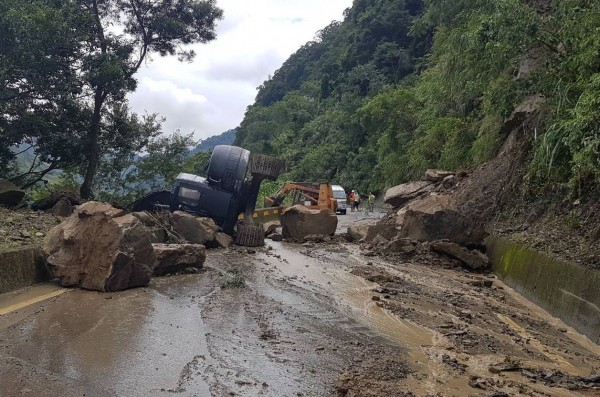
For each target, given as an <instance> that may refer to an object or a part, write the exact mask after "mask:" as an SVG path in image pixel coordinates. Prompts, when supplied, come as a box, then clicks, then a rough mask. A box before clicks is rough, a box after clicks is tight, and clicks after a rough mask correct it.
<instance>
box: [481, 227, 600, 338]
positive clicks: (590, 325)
mask: <svg viewBox="0 0 600 397" xmlns="http://www.w3.org/2000/svg"><path fill="white" fill-rule="evenodd" d="M486 245H487V248H488V256H489V257H490V259H491V261H492V266H493V270H494V272H495V273H496V274H497V275H498V276H499V277H500V278H501V279H502V280H503V281H504V282H505V283H506V284H508V285H509V286H510V287H512V288H514V289H515V291H517V292H518V293H520V294H521V295H523V296H524V297H525V298H527V299H529V300H530V301H532V302H534V303H535V304H537V305H538V306H540V307H542V308H544V309H545V310H547V311H548V312H549V313H550V314H552V315H553V316H555V317H558V318H560V319H561V320H562V321H564V322H565V323H566V324H568V325H570V326H571V327H573V328H575V329H576V330H577V331H579V332H581V333H582V334H584V335H586V336H587V337H589V338H590V339H591V340H592V341H593V342H595V343H596V344H600V288H598V286H600V272H599V271H597V270H594V269H591V268H586V267H584V266H580V265H576V264H574V263H568V262H561V261H557V260H554V259H552V258H550V257H548V256H546V255H543V254H540V253H539V252H536V251H533V250H531V249H528V248H525V247H522V246H519V244H517V243H515V242H513V241H510V240H508V239H505V238H502V237H489V238H488V239H487V240H486Z"/></svg>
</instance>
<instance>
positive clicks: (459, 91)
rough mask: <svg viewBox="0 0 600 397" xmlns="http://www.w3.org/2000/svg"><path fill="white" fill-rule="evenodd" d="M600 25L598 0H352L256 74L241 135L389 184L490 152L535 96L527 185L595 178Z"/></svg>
mask: <svg viewBox="0 0 600 397" xmlns="http://www.w3.org/2000/svg"><path fill="white" fill-rule="evenodd" d="M599 29H600V3H598V2H597V1H592V0H560V1H558V0H556V1H551V0H497V1H487V0H424V1H421V0H355V1H354V4H353V6H352V7H351V8H349V9H347V10H346V11H345V14H344V19H343V21H341V22H333V23H332V24H330V25H329V26H327V27H326V28H324V29H323V30H321V31H320V32H318V34H317V36H316V37H315V39H314V41H312V42H309V43H307V44H306V45H304V46H303V47H302V48H300V49H299V50H298V51H297V52H296V53H295V54H293V55H292V56H291V57H290V58H289V59H288V60H287V61H286V62H285V63H284V65H283V66H282V67H281V68H280V69H279V70H278V71H277V72H276V73H275V74H274V75H273V76H272V78H270V79H269V80H268V81H266V82H265V83H264V84H263V85H262V86H261V87H260V88H259V91H258V95H257V97H256V102H255V103H254V104H253V105H252V106H250V107H249V108H248V109H247V112H246V115H245V118H244V120H243V122H242V123H241V126H240V127H239V128H238V132H237V138H236V143H237V144H240V145H242V146H244V147H246V148H248V149H250V150H252V151H256V152H262V153H267V154H272V155H275V156H279V157H281V158H283V159H285V160H286V162H287V164H288V172H287V174H286V175H285V176H284V178H286V179H290V180H291V179H294V180H305V181H308V180H313V181H317V180H329V181H333V182H336V183H341V184H343V185H345V186H348V187H356V188H358V189H360V190H363V191H367V190H373V191H382V189H384V188H386V187H389V186H391V185H394V184H397V183H400V182H403V181H406V180H409V179H412V178H418V177H420V176H421V175H422V173H423V171H424V170H425V169H427V168H443V169H452V170H456V169H468V168H470V167H473V166H476V165H478V164H481V163H483V162H485V161H487V160H489V159H490V158H492V157H493V156H494V155H495V154H496V153H497V151H498V150H499V148H500V147H501V145H502V143H503V142H504V140H505V139H506V137H507V133H508V132H510V130H508V131H507V129H506V128H503V126H504V125H505V122H506V120H507V119H508V118H509V117H510V115H511V114H512V113H513V110H514V109H515V107H516V106H517V105H519V104H520V103H522V102H523V101H524V100H526V99H528V98H529V99H531V98H536V101H537V102H538V104H539V103H541V109H540V112H539V115H538V117H537V118H536V121H535V125H534V126H533V128H531V131H529V133H530V134H532V136H533V135H535V137H533V139H532V140H533V141H534V144H533V147H532V149H531V153H530V156H529V160H528V171H527V175H528V180H529V181H530V182H531V185H532V186H538V187H539V186H552V185H556V184H560V185H568V186H570V187H572V188H575V187H576V188H577V189H576V190H577V192H579V193H581V192H585V191H586V189H585V188H590V189H591V190H596V191H597V186H598V182H600V134H599V129H600V124H599V122H600V116H599V114H600V113H598V111H597V109H598V105H600V73H599V72H600V69H599V66H598V65H599V61H600V55H599V50H600V35H598V30H599ZM590 189H588V190H587V191H589V190H590Z"/></svg>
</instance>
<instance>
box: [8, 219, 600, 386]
mask: <svg viewBox="0 0 600 397" xmlns="http://www.w3.org/2000/svg"><path fill="white" fill-rule="evenodd" d="M377 216H380V215H377ZM377 216H374V215H370V216H369V217H368V218H367V217H365V216H364V213H362V212H361V213H350V212H349V213H348V215H346V216H340V225H339V227H338V230H339V231H342V230H344V228H345V227H347V226H348V225H349V224H353V223H372V222H374V221H375V220H376V219H375V218H377ZM362 248H364V247H361V246H360V245H358V244H352V243H347V242H344V241H343V240H342V239H340V238H334V239H333V240H332V241H331V242H325V243H305V244H290V243H285V242H283V243H279V242H272V241H268V246H267V247H265V248H261V249H254V248H253V249H247V248H242V247H232V248H230V249H227V250H223V249H220V250H209V251H208V257H207V260H206V263H205V270H203V271H202V272H200V273H198V274H184V275H177V276H171V277H159V278H154V279H152V281H151V283H150V286H149V287H147V288H138V289H133V290H129V291H124V292H119V293H108V294H100V293H96V292H90V291H81V290H67V292H66V293H62V294H60V295H58V296H55V297H53V298H50V299H48V300H45V301H43V302H40V303H36V304H32V305H30V306H27V307H25V308H21V309H18V310H13V311H9V312H8V313H7V314H5V315H3V316H1V317H0V390H2V391H0V395H10V396H20V395H37V396H50V395H64V396H75V395H82V394H84V393H85V394H87V395H94V396H115V395H117V396H149V395H150V396H169V395H178V396H210V395H212V396H348V397H350V396H371V397H374V396H386V397H388V396H423V397H424V396H465V397H466V396H594V395H600V379H599V377H598V374H599V373H600V347H598V346H597V345H594V344H593V343H591V342H590V341H589V340H588V339H586V338H585V337H583V336H581V335H580V334H578V333H576V332H575V331H573V330H572V329H571V328H569V327H567V326H565V325H564V324H563V323H561V322H560V321H559V320H556V319H554V318H552V317H551V316H549V315H548V314H547V313H545V312H544V311H542V310H541V309H539V308H537V307H536V306H534V305H532V304H531V303H529V302H527V301H526V300H524V299H523V298H521V297H520V296H519V295H517V294H516V293H514V292H513V291H512V290H511V289H510V288H508V287H506V286H504V285H503V284H502V283H501V282H500V281H498V280H497V279H495V278H494V277H493V276H492V275H486V274H473V273H469V272H466V271H464V270H463V269H462V268H460V267H457V266H456V263H453V262H449V261H448V260H444V259H443V258H442V257H439V256H435V254H428V253H426V252H425V251H424V250H423V251H418V252H416V253H414V254H413V255H412V256H410V257H406V256H402V255H399V254H395V255H379V254H377V255H375V256H371V254H368V253H369V252H371V253H372V251H369V250H366V249H362ZM365 254H368V255H369V256H365ZM232 280H234V281H235V282H233V281H232ZM56 288H58V287H56ZM30 292H31V291H30ZM23 293H24V292H20V293H16V294H11V295H9V296H3V297H0V312H2V310H3V308H6V307H8V306H10V305H11V304H12V305H14V304H15V301H18V302H21V301H23V300H28V299H31V296H26V297H25V298H23V296H22V294H23Z"/></svg>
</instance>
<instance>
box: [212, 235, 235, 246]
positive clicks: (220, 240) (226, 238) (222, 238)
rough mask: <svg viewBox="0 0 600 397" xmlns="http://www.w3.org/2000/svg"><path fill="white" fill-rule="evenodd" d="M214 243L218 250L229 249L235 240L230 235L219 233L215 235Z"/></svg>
mask: <svg viewBox="0 0 600 397" xmlns="http://www.w3.org/2000/svg"><path fill="white" fill-rule="evenodd" d="M214 243H215V245H216V246H217V248H229V246H230V245H231V244H233V238H232V237H231V236H230V235H228V234H225V233H221V232H218V233H217V234H216V235H215V240H214Z"/></svg>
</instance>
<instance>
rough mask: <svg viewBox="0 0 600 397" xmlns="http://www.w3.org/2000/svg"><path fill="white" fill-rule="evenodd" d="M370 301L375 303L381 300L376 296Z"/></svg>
mask: <svg viewBox="0 0 600 397" xmlns="http://www.w3.org/2000/svg"><path fill="white" fill-rule="evenodd" d="M371 299H372V300H374V301H376V302H377V301H380V300H381V298H380V297H378V296H377V295H373V297H372V298H371Z"/></svg>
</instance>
